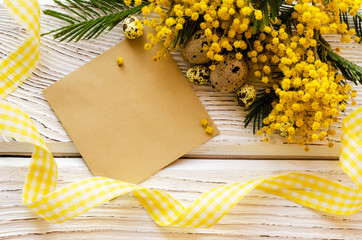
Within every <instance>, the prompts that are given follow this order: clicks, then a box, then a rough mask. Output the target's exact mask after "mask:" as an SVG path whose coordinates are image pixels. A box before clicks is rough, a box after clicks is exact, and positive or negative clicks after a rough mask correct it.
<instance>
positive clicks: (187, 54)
mask: <svg viewBox="0 0 362 240" xmlns="http://www.w3.org/2000/svg"><path fill="white" fill-rule="evenodd" d="M205 44H206V45H208V44H210V41H208V40H207V38H206V36H205V34H204V30H199V31H197V32H196V33H195V34H194V35H192V36H191V37H190V38H189V39H188V40H187V41H186V43H185V45H184V47H183V48H182V56H183V58H184V59H185V60H186V61H188V62H189V63H193V64H205V63H208V62H211V60H210V58H208V57H207V51H205V50H204V49H203V46H204V45H205Z"/></svg>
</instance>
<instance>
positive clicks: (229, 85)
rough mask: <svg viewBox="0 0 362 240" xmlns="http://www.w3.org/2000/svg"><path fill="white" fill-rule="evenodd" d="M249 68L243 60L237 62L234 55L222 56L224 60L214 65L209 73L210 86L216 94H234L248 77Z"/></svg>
mask: <svg viewBox="0 0 362 240" xmlns="http://www.w3.org/2000/svg"><path fill="white" fill-rule="evenodd" d="M248 73H249V68H248V64H247V62H246V61H245V60H244V59H241V60H238V59H237V58H236V57H235V54H234V53H228V54H226V55H224V60H223V61H221V62H217V63H216V64H215V70H213V71H211V72H210V82H211V86H212V87H213V88H215V90H216V91H218V92H223V93H226V92H235V91H236V90H237V89H238V88H240V87H241V86H242V85H243V84H244V82H245V80H246V77H247V76H248Z"/></svg>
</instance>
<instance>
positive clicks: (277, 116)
mask: <svg viewBox="0 0 362 240" xmlns="http://www.w3.org/2000/svg"><path fill="white" fill-rule="evenodd" d="M289 59H290V58H289ZM286 68H288V70H286V71H289V72H290V75H289V76H288V77H287V76H286V77H284V78H283V79H282V81H281V82H280V84H279V85H278V84H274V85H273V88H274V90H275V93H276V95H277V96H278V97H279V98H278V100H277V101H274V102H273V110H272V112H271V113H270V114H269V116H268V117H267V118H265V119H264V121H263V123H264V124H265V126H264V127H263V131H264V132H265V133H267V134H272V133H273V132H274V130H277V131H279V132H280V135H282V136H285V137H288V140H289V142H294V141H296V139H295V137H294V136H295V135H297V136H300V137H299V138H298V139H297V141H298V143H299V144H300V145H308V144H310V143H313V142H314V141H315V140H320V141H324V140H325V139H327V140H328V142H329V146H330V147H331V146H333V144H332V143H331V142H330V141H329V140H330V139H329V136H333V135H334V134H335V131H333V130H331V128H330V127H331V125H332V123H333V122H336V121H338V117H337V116H338V115H339V114H340V111H343V110H344V109H345V107H346V101H347V100H349V97H350V96H352V97H355V95H356V92H355V91H352V90H351V85H349V84H346V82H345V79H344V77H343V76H342V75H341V74H338V73H337V70H336V69H335V68H334V67H332V66H331V65H329V64H327V63H322V62H321V61H320V60H315V61H310V62H308V61H301V62H298V63H297V64H295V65H292V66H291V67H286ZM306 150H308V147H306Z"/></svg>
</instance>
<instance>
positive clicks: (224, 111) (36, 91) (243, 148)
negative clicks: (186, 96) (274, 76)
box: [0, 1, 362, 158]
mask: <svg viewBox="0 0 362 240" xmlns="http://www.w3.org/2000/svg"><path fill="white" fill-rule="evenodd" d="M41 3H42V5H41V7H42V9H45V8H53V9H56V7H53V6H51V5H45V4H49V1H45V2H41ZM62 24H63V23H62V22H60V21H58V20H55V19H53V18H50V17H48V16H42V32H48V31H50V30H53V29H54V28H55V27H56V26H60V25H62ZM23 35H24V30H22V29H21V28H20V27H19V26H18V25H17V24H16V23H15V21H13V20H12V19H11V18H10V17H9V16H8V15H7V13H6V11H5V10H4V8H3V7H1V6H0V58H1V57H4V56H6V54H7V53H8V52H10V51H11V50H12V49H15V47H16V46H17V45H18V44H20V43H21V42H22V40H23V38H24V36H23ZM123 38H124V36H123V34H122V30H121V29H120V28H119V27H116V28H115V29H114V30H112V31H111V32H110V33H109V34H107V35H102V36H100V37H99V38H98V39H97V40H89V41H80V42H78V43H73V42H72V43H66V42H63V43H59V42H57V41H54V40H53V39H52V37H51V36H44V37H42V48H41V60H40V64H39V67H38V69H37V70H36V71H35V72H34V74H33V75H32V76H31V77H30V78H29V79H28V80H27V81H26V82H25V83H24V84H22V85H21V86H20V87H19V88H18V89H17V90H16V91H14V92H13V93H12V94H10V95H9V96H8V97H7V98H6V101H7V102H12V103H15V104H17V105H18V106H21V108H22V109H23V110H24V111H25V112H26V113H28V114H29V116H30V117H31V118H32V120H33V121H34V123H35V125H36V128H37V129H38V130H39V132H40V133H41V135H42V136H43V138H44V139H45V141H46V142H47V143H48V144H49V146H50V148H51V149H52V151H54V153H55V155H60V156H62V155H73V156H79V153H78V152H77V151H76V149H75V148H74V145H73V144H72V143H71V140H70V139H69V137H68V135H67V133H66V132H65V131H64V129H63V127H62V126H61V124H60V123H59V121H58V120H57V118H56V116H55V115H54V113H53V111H52V110H51V108H50V107H49V105H48V104H47V102H46V100H45V98H44V96H43V94H42V90H43V89H44V88H46V87H47V86H50V85H51V84H53V83H54V82H56V81H58V80H59V79H61V78H62V77H64V76H65V75H67V74H68V73H70V72H72V71H73V70H75V69H77V68H78V67H79V66H81V65H83V64H84V63H86V62H88V61H89V60H91V59H92V58H94V57H96V56H97V55H99V54H101V53H102V52H104V51H105V50H106V49H108V48H110V47H112V46H113V45H114V44H116V43H117V42H119V41H120V40H122V39H123ZM328 39H329V41H330V42H331V44H332V47H333V48H334V47H337V46H340V47H341V48H342V55H343V56H345V57H347V58H348V59H350V60H352V61H353V62H355V63H357V64H362V45H359V44H356V43H350V44H344V45H343V44H341V43H338V39H337V38H336V37H335V36H329V37H328ZM173 55H174V58H175V59H176V61H177V63H178V64H179V66H180V68H181V70H182V71H183V72H185V71H186V70H187V69H188V67H189V66H190V64H187V63H186V62H185V61H183V60H182V57H181V54H180V52H179V51H178V52H175V53H174V54H173ZM250 81H252V80H250ZM255 84H256V85H258V84H259V83H255ZM259 85H260V84H259ZM193 87H194V90H195V91H196V94H197V95H198V96H199V97H200V99H201V101H202V103H203V104H204V106H205V108H206V109H207V111H208V112H209V113H210V115H211V117H212V118H213V120H214V122H215V124H216V125H217V126H218V127H219V129H220V131H221V134H220V135H219V136H217V137H216V138H214V139H212V140H211V141H209V142H208V143H206V144H205V145H204V146H201V147H199V148H197V149H195V150H194V151H192V152H190V153H189V155H187V156H188V157H190V156H191V157H197V158H200V157H202V156H204V155H205V154H207V155H208V156H210V157H228V158H234V157H240V156H243V157H250V156H254V157H270V158H275V157H277V158H278V157H282V158H290V157H291V158H316V157H324V158H325V157H327V158H328V157H329V158H336V157H337V156H338V151H339V137H340V134H341V123H339V124H336V126H335V129H336V131H337V136H336V137H334V138H333V139H332V141H333V142H334V144H335V145H336V146H335V148H333V149H331V150H329V149H327V148H326V144H325V143H322V144H321V145H316V146H313V147H312V152H310V153H307V154H306V153H305V152H304V151H303V149H302V147H298V146H296V145H286V144H285V139H282V138H281V137H280V136H279V135H275V136H273V137H272V139H271V143H269V144H270V145H268V144H265V143H263V142H262V137H260V136H255V135H253V132H252V129H251V128H250V127H248V128H246V129H245V128H244V126H243V121H244V118H245V115H246V113H245V112H244V111H243V110H242V108H240V107H239V106H238V105H237V103H236V102H235V101H234V94H221V93H218V92H215V91H213V90H212V88H211V87H210V86H195V85H193ZM355 89H357V90H359V93H358V96H357V98H356V101H357V102H358V105H360V104H361V103H362V91H361V90H362V87H360V86H359V87H355ZM358 105H357V106H354V107H351V106H350V107H349V108H348V109H347V110H346V114H348V113H349V112H351V111H352V110H353V109H355V108H357V107H358ZM344 115H345V114H343V115H342V116H341V117H343V116H344ZM9 143H14V140H13V139H10V138H6V137H0V151H1V152H2V154H3V155H4V154H5V155H6V154H10V155H17V154H20V155H26V154H28V153H29V152H31V151H32V150H31V148H29V147H24V145H23V144H22V143H20V144H18V143H17V142H15V144H14V145H12V144H9ZM17 144H18V145H17ZM273 149H278V152H276V151H273Z"/></svg>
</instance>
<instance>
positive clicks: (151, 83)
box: [44, 33, 219, 183]
mask: <svg viewBox="0 0 362 240" xmlns="http://www.w3.org/2000/svg"><path fill="white" fill-rule="evenodd" d="M145 35H147V33H145ZM146 41H147V40H146V37H141V38H139V39H136V40H128V39H127V40H124V41H122V42H120V43H119V44H117V45H116V46H114V47H112V48H111V49H109V50H108V51H106V52H104V53H103V54H101V55H100V56H98V57H96V58H95V59H93V60H92V61H90V62H88V63H87V64H85V65H84V66H82V67H80V68H79V69H77V70H76V71H74V72H72V73H70V74H69V75H68V76H66V77H65V78H63V79H61V80H60V81H58V82H57V83H55V84H53V85H52V86H50V87H49V88H47V89H45V90H44V95H45V97H46V99H47V100H48V102H49V104H50V106H51V107H52V108H53V110H54V112H55V114H56V115H57V117H58V118H59V120H60V121H61V123H62V125H63V126H64V128H65V130H66V131H67V133H68V134H69V136H70V137H71V139H72V140H73V142H74V144H75V146H76V147H77V149H78V151H79V152H80V154H81V155H82V157H83V159H84V161H85V162H86V164H87V165H88V167H89V169H90V170H91V172H92V173H93V174H94V175H95V176H105V177H109V178H113V179H118V180H122V181H126V182H131V183H139V182H140V181H142V180H144V179H145V178H147V177H149V176H151V175H152V174H154V173H155V172H157V171H158V170H160V169H161V168H163V167H165V166H167V165H168V164H170V163H171V162H173V161H174V160H176V159H178V158H179V157H181V156H182V155H184V154H185V153H187V152H189V151H190V150H192V149H193V148H195V147H197V146H199V145H201V144H202V143H204V142H206V141H208V140H209V139H211V138H212V137H213V136H215V135H217V134H218V133H219V132H218V130H217V128H216V126H214V125H213V128H214V132H213V133H212V134H207V133H205V131H204V128H203V127H202V126H201V124H200V120H201V119H205V118H208V119H209V121H210V122H211V119H210V116H209V115H208V113H207V112H206V110H205V108H204V107H203V105H202V103H201V102H200V100H199V99H198V97H197V96H196V94H195V93H194V91H193V89H192V87H191V86H190V85H189V83H188V82H187V80H186V79H185V77H184V75H183V74H182V72H181V71H180V69H179V68H178V66H177V64H176V63H175V61H174V60H173V59H172V57H170V58H169V59H162V61H161V62H154V61H152V57H153V56H154V55H155V54H156V52H157V50H158V49H159V48H156V47H155V49H152V50H145V49H144V44H145V42H146ZM118 57H122V58H123V59H124V65H123V66H121V67H119V66H118V65H117V61H116V59H117V58H118Z"/></svg>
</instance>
